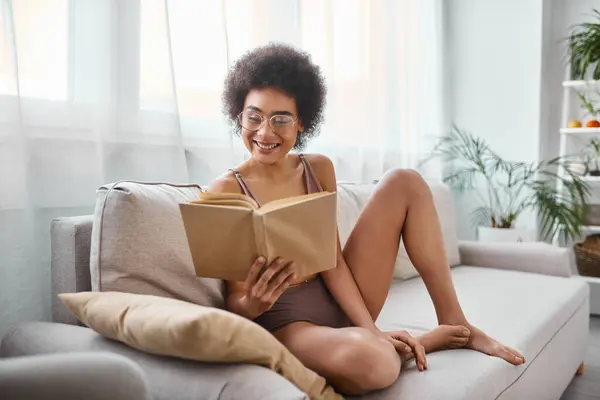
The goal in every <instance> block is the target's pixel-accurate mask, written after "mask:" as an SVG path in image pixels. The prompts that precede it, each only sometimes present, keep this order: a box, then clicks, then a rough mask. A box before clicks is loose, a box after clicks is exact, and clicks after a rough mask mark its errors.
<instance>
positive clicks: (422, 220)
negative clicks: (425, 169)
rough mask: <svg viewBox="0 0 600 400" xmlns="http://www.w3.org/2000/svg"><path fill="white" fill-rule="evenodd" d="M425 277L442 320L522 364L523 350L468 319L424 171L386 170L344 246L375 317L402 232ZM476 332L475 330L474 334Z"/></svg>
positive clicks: (483, 348) (472, 343)
mask: <svg viewBox="0 0 600 400" xmlns="http://www.w3.org/2000/svg"><path fill="white" fill-rule="evenodd" d="M401 236H402V238H403V240H404V245H405V247H406V251H407V253H408V256H409V257H410V260H411V261H412V263H413V265H414V266H415V268H416V269H417V271H418V272H419V274H420V275H421V277H422V278H423V281H424V282H425V286H426V287H427V290H428V292H429V295H430V297H431V299H432V301H433V305H434V307H435V311H436V315H437V318H438V323H439V324H440V325H442V324H446V325H466V326H467V327H468V328H469V330H470V331H471V336H470V339H469V343H468V345H469V346H470V347H472V348H475V349H477V350H479V351H482V352H484V353H487V354H491V355H495V356H499V357H502V358H504V359H505V360H507V361H509V362H511V363H513V364H519V363H521V360H517V359H516V357H517V356H520V354H519V353H518V352H516V351H514V350H512V349H509V348H507V347H505V346H502V345H500V344H499V343H497V342H495V341H493V340H492V339H490V338H489V337H487V335H485V334H483V332H481V331H479V330H478V329H477V328H475V327H473V326H471V325H469V324H468V322H467V319H466V317H465V315H464V314H463V311H462V309H461V307H460V304H459V302H458V297H457V295H456V291H455V289H454V284H453V282H452V275H451V273H450V268H449V265H448V261H447V259H446V252H445V251H444V242H443V236H442V231H441V227H440V222H439V219H438V215H437V212H436V209H435V205H434V203H433V196H432V194H431V190H430V189H429V186H428V185H427V183H426V182H425V181H424V180H423V179H422V178H421V176H420V175H419V174H418V173H416V172H414V171H410V170H394V171H390V172H389V173H387V174H386V175H385V176H384V177H383V179H382V180H381V181H380V182H379V183H378V185H377V186H376V188H375V190H374V192H373V194H372V195H371V197H370V199H369V201H368V202H367V204H366V206H365V208H364V210H363V211H362V213H361V215H360V217H359V219H358V221H357V223H356V225H355V227H354V230H353V231H352V233H351V234H350V237H349V238H348V241H347V243H346V245H345V247H344V250H343V253H344V259H345V260H346V262H347V264H348V267H349V268H350V270H351V271H352V274H353V275H354V278H355V280H356V283H357V286H358V288H359V290H360V292H361V294H362V296H363V298H364V301H365V304H366V306H367V309H368V310H369V312H370V313H371V316H372V317H373V320H376V319H377V317H378V316H379V313H380V312H381V309H382V307H383V304H384V302H385V299H386V297H387V293H388V290H389V287H390V284H391V281H392V279H393V272H394V262H395V259H396V256H397V252H398V244H399V242H400V237H401ZM473 334H475V335H473Z"/></svg>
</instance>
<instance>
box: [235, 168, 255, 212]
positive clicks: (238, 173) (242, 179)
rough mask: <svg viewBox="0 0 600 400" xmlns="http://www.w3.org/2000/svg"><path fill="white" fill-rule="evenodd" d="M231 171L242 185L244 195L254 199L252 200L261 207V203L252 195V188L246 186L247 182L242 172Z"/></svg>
mask: <svg viewBox="0 0 600 400" xmlns="http://www.w3.org/2000/svg"><path fill="white" fill-rule="evenodd" d="M229 170H230V171H231V172H233V176H235V179H236V180H237V181H238V183H239V184H240V187H241V188H242V192H244V194H245V195H246V196H249V197H250V198H252V200H254V201H255V202H256V204H258V205H259V206H260V203H259V202H258V200H257V199H256V197H254V194H252V191H251V190H250V187H248V184H246V181H245V180H244V178H243V177H242V174H240V172H239V171H237V170H235V169H229Z"/></svg>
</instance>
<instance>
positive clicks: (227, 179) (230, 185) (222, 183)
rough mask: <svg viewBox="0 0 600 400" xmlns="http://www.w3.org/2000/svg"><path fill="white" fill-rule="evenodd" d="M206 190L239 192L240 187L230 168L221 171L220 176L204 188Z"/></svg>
mask: <svg viewBox="0 0 600 400" xmlns="http://www.w3.org/2000/svg"><path fill="white" fill-rule="evenodd" d="M206 190H207V191H208V192H213V193H241V192H242V189H241V188H240V185H239V183H238V181H237V179H236V177H235V175H234V173H233V171H232V170H228V171H227V172H225V173H223V174H222V175H221V176H218V177H217V178H215V180H214V181H212V182H211V183H210V184H209V185H208V188H207V189H206Z"/></svg>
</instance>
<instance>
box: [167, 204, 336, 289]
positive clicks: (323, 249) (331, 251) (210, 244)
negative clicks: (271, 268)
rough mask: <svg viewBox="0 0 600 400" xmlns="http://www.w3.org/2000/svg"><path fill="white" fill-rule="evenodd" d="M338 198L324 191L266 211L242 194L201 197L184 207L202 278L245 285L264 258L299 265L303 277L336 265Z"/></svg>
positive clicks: (189, 240)
mask: <svg viewBox="0 0 600 400" xmlns="http://www.w3.org/2000/svg"><path fill="white" fill-rule="evenodd" d="M336 202H337V196H336V193H330V192H319V193H312V194H307V195H302V196H295V197H288V198H285V199H281V200H275V201H272V202H269V203H267V204H264V205H263V206H262V207H260V208H259V206H258V205H257V204H256V202H255V201H254V200H253V199H252V198H250V197H248V196H245V195H243V194H237V193H201V194H200V197H199V199H198V200H194V201H191V202H189V203H182V204H180V205H179V209H180V212H181V217H182V220H183V225H184V228H185V232H186V236H187V240H188V244H189V247H190V252H191V255H192V261H193V263H194V268H195V270H196V275H197V276H199V277H209V278H218V279H225V280H234V281H243V280H245V279H246V277H247V275H248V271H249V270H250V267H252V264H253V263H254V261H255V260H256V258H257V257H258V256H259V255H262V256H264V257H266V258H267V264H266V266H268V265H269V264H270V263H271V262H272V261H273V260H274V259H275V258H277V257H282V258H283V259H284V260H288V261H294V263H295V264H296V266H297V267H298V271H299V277H301V276H307V275H310V274H313V273H318V272H322V271H324V270H327V269H329V268H332V267H334V266H335V264H336V258H337V257H336V256H337V215H336V212H337V204H336Z"/></svg>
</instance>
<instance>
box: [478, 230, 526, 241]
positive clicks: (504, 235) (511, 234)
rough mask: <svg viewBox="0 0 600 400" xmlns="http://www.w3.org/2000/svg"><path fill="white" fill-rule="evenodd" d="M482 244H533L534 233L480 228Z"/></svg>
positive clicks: (479, 234) (479, 233)
mask: <svg viewBox="0 0 600 400" xmlns="http://www.w3.org/2000/svg"><path fill="white" fill-rule="evenodd" d="M477 233H478V236H479V241H480V242H491V243H500V242H511V243H517V242H533V241H534V237H533V231H531V230H529V229H526V228H508V229H506V228H490V227H488V226H480V227H478V229H477Z"/></svg>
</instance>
